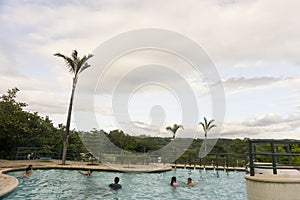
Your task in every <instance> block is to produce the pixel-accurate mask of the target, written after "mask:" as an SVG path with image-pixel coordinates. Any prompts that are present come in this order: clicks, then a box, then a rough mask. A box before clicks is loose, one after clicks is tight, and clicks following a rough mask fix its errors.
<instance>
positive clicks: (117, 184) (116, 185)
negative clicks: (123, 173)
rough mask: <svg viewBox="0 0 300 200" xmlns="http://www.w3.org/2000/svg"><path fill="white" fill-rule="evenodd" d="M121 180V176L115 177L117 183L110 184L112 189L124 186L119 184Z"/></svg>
mask: <svg viewBox="0 0 300 200" xmlns="http://www.w3.org/2000/svg"><path fill="white" fill-rule="evenodd" d="M119 181H120V179H119V177H115V180H114V182H115V183H112V184H109V187H110V189H112V190H118V189H121V188H122V186H121V185H120V184H119Z"/></svg>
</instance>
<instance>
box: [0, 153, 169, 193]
mask: <svg viewBox="0 0 300 200" xmlns="http://www.w3.org/2000/svg"><path fill="white" fill-rule="evenodd" d="M30 164H31V165H33V170H34V169H81V170H87V169H93V170H94V171H121V172H164V171H169V170H171V169H172V166H171V165H163V164H149V165H103V164H99V165H88V164H89V163H87V162H76V161H67V164H66V165H61V160H51V161H50V162H49V161H40V160H13V161H12V160H1V159H0V198H1V197H2V196H4V195H7V194H8V193H10V192H12V191H13V190H14V189H16V188H17V187H18V184H19V181H18V179H16V178H15V177H12V176H8V175H6V174H3V173H5V172H8V171H14V170H25V168H26V167H27V166H28V165H30Z"/></svg>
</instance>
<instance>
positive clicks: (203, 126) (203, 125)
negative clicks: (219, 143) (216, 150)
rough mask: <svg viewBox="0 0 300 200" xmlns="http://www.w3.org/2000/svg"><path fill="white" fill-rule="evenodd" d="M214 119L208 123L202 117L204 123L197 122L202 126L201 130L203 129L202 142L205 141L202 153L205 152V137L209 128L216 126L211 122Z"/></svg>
mask: <svg viewBox="0 0 300 200" xmlns="http://www.w3.org/2000/svg"><path fill="white" fill-rule="evenodd" d="M214 121H215V120H213V119H212V120H210V121H209V122H208V123H207V119H206V118H205V117H204V123H203V122H199V124H201V126H202V128H203V131H204V143H205V146H204V151H205V152H204V153H205V154H206V139H207V133H208V131H209V130H210V129H212V128H214V127H217V125H215V124H213V122H214Z"/></svg>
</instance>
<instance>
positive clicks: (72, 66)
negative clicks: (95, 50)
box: [54, 50, 93, 165]
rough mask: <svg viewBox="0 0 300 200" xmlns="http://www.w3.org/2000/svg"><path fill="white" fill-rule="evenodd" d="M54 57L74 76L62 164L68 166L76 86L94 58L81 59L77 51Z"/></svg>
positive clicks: (58, 54) (64, 136) (84, 57)
mask: <svg viewBox="0 0 300 200" xmlns="http://www.w3.org/2000/svg"><path fill="white" fill-rule="evenodd" d="M54 56H58V57H61V58H63V59H64V60H65V62H66V66H67V68H68V69H69V71H70V72H71V73H72V74H73V75H74V76H73V82H72V93H71V98H70V103H69V109H68V116H67V124H66V131H65V133H64V135H63V156H62V164H63V165H65V164H66V156H67V148H68V144H69V143H68V141H69V136H70V124H71V115H72V107H73V99H74V94H75V88H76V84H77V81H78V76H79V74H80V73H81V72H83V71H84V70H85V69H87V68H89V67H90V65H89V64H88V63H87V61H88V59H90V58H91V57H93V55H91V54H89V55H87V56H83V57H82V58H80V57H78V53H77V51H76V50H74V51H73V53H72V56H71V57H67V56H65V55H63V54H60V53H56V54H54Z"/></svg>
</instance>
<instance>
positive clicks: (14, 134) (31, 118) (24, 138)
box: [0, 88, 84, 159]
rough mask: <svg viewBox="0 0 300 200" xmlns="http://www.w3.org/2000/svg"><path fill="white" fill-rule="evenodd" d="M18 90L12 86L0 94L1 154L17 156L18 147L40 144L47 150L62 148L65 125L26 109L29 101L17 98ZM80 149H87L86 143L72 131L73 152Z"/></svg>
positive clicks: (41, 147) (2, 155)
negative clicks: (84, 146)
mask: <svg viewBox="0 0 300 200" xmlns="http://www.w3.org/2000/svg"><path fill="white" fill-rule="evenodd" d="M18 91H19V89H18V88H13V89H10V90H8V91H7V94H4V95H2V96H1V97H0V158H4V159H15V158H16V151H17V147H28V146H29V147H39V148H40V149H41V151H45V152H43V153H45V154H46V153H47V152H48V153H51V151H53V149H61V146H62V145H61V144H62V137H61V136H62V134H63V132H64V129H65V127H64V126H62V125H59V127H58V128H56V127H54V126H53V123H52V121H51V120H50V119H49V117H47V116H46V117H41V116H39V115H38V113H37V112H34V113H31V112H28V111H25V110H24V108H26V106H27V104H26V103H23V102H17V101H16V97H17V92H18ZM78 150H81V151H84V148H83V145H82V143H81V141H80V138H79V137H78V134H77V133H76V132H75V131H71V132H70V152H72V151H74V152H75V151H78ZM28 153H30V152H28ZM59 153H60V152H58V154H59Z"/></svg>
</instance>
